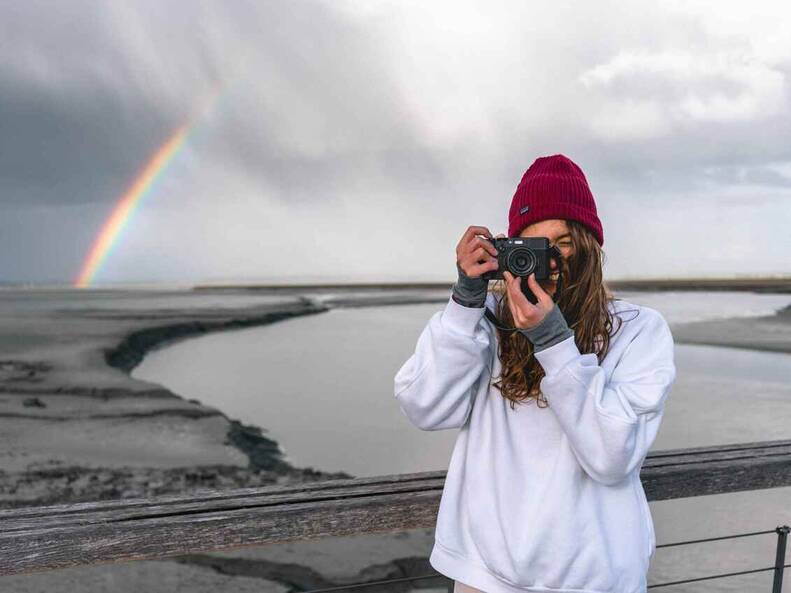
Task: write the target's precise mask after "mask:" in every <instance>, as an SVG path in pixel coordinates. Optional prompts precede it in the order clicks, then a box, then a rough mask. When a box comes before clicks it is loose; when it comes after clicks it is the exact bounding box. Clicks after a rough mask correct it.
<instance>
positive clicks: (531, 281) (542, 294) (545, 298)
mask: <svg viewBox="0 0 791 593" xmlns="http://www.w3.org/2000/svg"><path fill="white" fill-rule="evenodd" d="M527 285H528V286H529V287H530V290H532V291H533V294H534V295H536V298H537V299H538V301H539V302H541V303H545V304H549V302H550V301H551V302H553V303H554V301H552V297H551V296H549V294H548V293H547V292H546V291H545V290H544V289H543V288H541V285H540V284H539V283H538V280H536V273H535V272H531V273H530V275H529V276H528V277H527Z"/></svg>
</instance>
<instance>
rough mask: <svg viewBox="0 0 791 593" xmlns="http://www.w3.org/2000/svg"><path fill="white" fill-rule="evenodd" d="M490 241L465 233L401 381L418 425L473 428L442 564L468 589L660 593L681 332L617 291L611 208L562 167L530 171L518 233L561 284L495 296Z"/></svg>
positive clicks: (453, 488) (513, 218)
mask: <svg viewBox="0 0 791 593" xmlns="http://www.w3.org/2000/svg"><path fill="white" fill-rule="evenodd" d="M479 234H483V235H485V236H487V237H488V238H492V235H491V233H490V232H489V230H488V229H487V228H485V227H480V226H472V227H470V228H469V229H467V231H466V232H465V233H464V235H463V237H462V239H461V240H460V242H459V244H458V245H457V247H456V266H457V270H458V272H459V279H458V281H457V282H456V284H455V285H454V286H453V291H452V295H451V297H450V298H449V300H448V303H447V305H446V306H445V308H444V310H443V311H439V312H437V313H435V314H434V315H433V316H432V317H431V319H430V320H429V322H428V324H427V326H426V328H425V329H424V330H423V332H422V333H421V335H420V337H419V338H418V341H417V347H416V349H415V352H414V354H413V355H412V356H410V358H409V359H408V360H407V361H406V363H404V365H403V366H402V367H401V369H400V370H399V371H398V373H397V374H396V376H395V397H396V398H397V401H398V403H399V406H400V407H401V409H402V410H403V412H404V414H405V415H406V416H407V417H408V418H409V420H410V421H411V422H412V423H413V424H415V425H416V426H417V427H418V428H420V429H422V430H442V429H450V428H459V429H461V430H460V432H459V434H458V437H457V440H456V444H455V447H454V450H453V454H452V456H451V460H450V464H449V467H448V472H447V477H446V479H445V486H444V489H443V493H442V499H441V501H440V506H439V513H438V515H437V525H436V531H435V542H434V547H433V550H432V552H431V556H430V559H429V561H430V563H431V565H432V566H433V567H434V568H435V569H436V570H437V571H438V572H440V573H441V574H444V575H446V576H448V577H449V578H451V579H453V580H454V581H455V583H456V591H469V590H470V589H473V591H474V590H476V589H477V590H480V591H484V592H485V593H523V592H525V591H527V592H539V591H540V592H542V593H605V592H606V593H636V592H642V591H646V587H647V584H646V573H647V571H648V567H649V563H650V561H651V558H652V557H653V554H654V550H655V547H656V540H655V535H654V528H653V521H652V518H651V513H650V509H649V507H648V503H647V500H646V497H645V492H644V490H643V487H642V483H641V482H640V468H641V466H642V464H643V461H644V459H645V455H646V453H647V452H648V449H649V447H650V446H651V444H652V443H653V442H654V439H655V438H656V434H657V431H658V430H659V426H660V423H661V421H662V416H663V412H664V406H665V403H666V400H667V397H668V395H669V394H670V389H671V385H672V383H673V381H674V379H675V375H676V369H675V365H674V362H673V337H672V335H671V333H670V329H669V328H668V325H667V323H666V321H665V319H664V318H663V317H662V315H661V314H660V313H659V312H657V311H656V310H654V309H652V308H650V307H645V306H640V305H635V304H632V303H629V302H627V301H624V300H622V299H616V298H614V297H613V296H612V293H611V292H610V291H609V290H608V289H607V287H606V286H605V283H604V281H603V279H602V260H603V252H602V251H601V247H602V246H603V244H604V236H603V233H602V227H601V222H600V221H599V218H598V215H597V211H596V204H595V202H594V199H593V195H592V194H591V191H590V189H589V187H588V183H587V180H586V179H585V175H584V174H583V172H582V170H581V169H580V168H579V167H578V166H577V165H576V164H575V163H574V162H572V161H571V160H570V159H568V158H567V157H565V156H563V155H553V156H548V157H541V158H538V159H537V160H536V161H535V162H534V163H533V164H532V165H531V166H530V168H529V169H528V170H527V171H526V172H525V174H524V176H523V177H522V180H521V182H520V183H519V186H518V187H517V190H516V193H515V195H514V197H513V201H512V203H511V208H510V211H509V229H508V236H509V237H516V236H522V237H548V238H549V241H550V244H551V245H554V246H555V247H557V249H558V250H559V252H560V256H561V257H560V261H559V262H556V261H555V260H554V259H553V260H552V261H551V267H552V269H553V270H554V271H556V273H557V274H556V276H557V275H559V278H558V279H559V280H561V281H562V282H560V283H558V282H557V281H555V280H553V279H552V278H550V279H548V280H546V281H542V282H538V281H536V280H535V278H534V277H533V275H530V276H528V277H527V278H526V279H524V278H519V277H516V278H515V277H513V276H512V275H511V274H509V273H508V272H507V271H505V272H504V273H503V276H504V278H505V280H502V281H498V282H497V286H496V287H495V288H494V289H493V290H492V291H491V292H488V290H487V287H488V281H487V280H485V279H483V278H481V275H482V274H483V273H485V272H487V271H489V270H494V269H497V259H496V253H497V252H496V250H495V249H494V247H493V245H492V244H491V243H490V242H489V241H487V240H484V239H482V238H481V237H479V236H478V235H479ZM558 287H560V290H558ZM527 288H529V289H530V292H532V294H533V295H535V298H533V299H531V300H529V299H528V298H527V296H526V294H525V291H526V289H527ZM532 301H535V304H533V302H532ZM487 309H488V310H489V311H490V312H489V314H488V315H486V318H485V315H484V314H485V312H486V311H487ZM532 404H535V405H532Z"/></svg>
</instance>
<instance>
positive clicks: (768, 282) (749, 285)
mask: <svg viewBox="0 0 791 593" xmlns="http://www.w3.org/2000/svg"><path fill="white" fill-rule="evenodd" d="M605 281H606V282H607V285H608V286H609V287H610V288H611V289H613V290H707V291H708V290H751V291H755V292H772V293H786V292H788V293H791V276H785V277H777V276H770V277H764V278H761V277H756V278H656V279H635V280H607V279H606V278H605ZM452 284H453V283H452V282H365V283H356V284H355V283H343V284H285V283H282V284H219V283H218V284H197V285H195V286H194V287H193V290H223V289H227V290H266V291H278V290H306V291H310V290H317V289H318V290H342V289H347V290H389V289H394V290H396V289H397V290H403V289H415V290H422V289H440V290H441V289H444V288H449V287H450V286H451V285H452Z"/></svg>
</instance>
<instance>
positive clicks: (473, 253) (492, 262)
mask: <svg viewBox="0 0 791 593" xmlns="http://www.w3.org/2000/svg"><path fill="white" fill-rule="evenodd" d="M478 235H485V236H487V237H489V238H490V239H491V237H492V233H491V231H490V230H489V229H487V228H486V227H485V226H470V227H467V230H466V231H464V235H462V237H461V240H460V241H459V243H458V244H457V245H456V266H457V267H458V269H459V270H460V271H462V272H464V274H465V275H466V276H467V277H469V278H479V277H480V276H482V275H483V274H484V273H486V272H488V271H490V270H496V269H497V267H498V262H497V248H496V247H495V246H494V244H493V243H492V242H491V241H487V240H486V239H483V238H481V237H479V236H478ZM497 236H498V237H505V235H504V234H503V233H500V234H499V235H497Z"/></svg>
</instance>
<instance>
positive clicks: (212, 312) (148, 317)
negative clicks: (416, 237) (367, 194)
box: [0, 289, 444, 508]
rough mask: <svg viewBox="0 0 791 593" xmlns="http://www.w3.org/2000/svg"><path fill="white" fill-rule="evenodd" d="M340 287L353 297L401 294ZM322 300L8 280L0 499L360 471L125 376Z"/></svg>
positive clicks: (316, 309) (117, 493)
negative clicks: (320, 466)
mask: <svg viewBox="0 0 791 593" xmlns="http://www.w3.org/2000/svg"><path fill="white" fill-rule="evenodd" d="M341 292H342V294H339V295H336V298H337V302H338V303H343V302H346V303H347V304H348V305H353V303H352V301H354V300H355V298H356V299H358V300H359V302H360V303H368V304H370V303H371V302H377V300H381V302H382V303H387V302H392V300H393V298H394V296H393V295H392V294H391V293H388V292H384V293H383V292H381V291H374V292H373V293H371V294H369V291H362V293H355V294H354V295H351V294H349V293H348V292H347V291H341ZM396 298H397V299H398V302H405V301H407V300H410V299H413V300H420V301H422V302H425V298H426V294H425V292H424V293H421V294H418V295H416V294H412V295H411V296H410V294H404V293H401V294H400V295H399V296H397V297H396ZM443 298H444V297H443ZM324 301H325V302H322V301H321V300H319V299H311V298H307V297H305V296H300V295H296V294H293V295H290V294H288V293H287V292H284V291H282V290H281V291H278V293H277V294H276V295H265V294H255V295H251V294H250V293H249V292H246V291H228V290H224V291H200V292H197V291H192V290H184V291H118V290H113V291H109V290H106V291H75V290H66V289H64V290H22V289H3V290H0V507H5V508H8V507H16V506H28V505H42V504H53V503H63V502H78V501H91V500H101V499H118V498H128V497H139V496H152V495H157V494H164V493H177V492H188V491H196V490H200V489H201V488H233V487H247V486H258V485H266V484H277V483H289V482H292V481H309V480H323V479H330V478H336V477H352V476H350V475H349V474H347V473H344V472H339V473H325V472H321V471H318V470H315V469H314V468H296V467H292V466H291V465H289V464H287V463H285V462H284V461H283V452H282V450H281V449H280V447H279V445H278V443H276V442H275V441H274V440H272V439H270V438H269V437H267V435H266V432H267V430H266V428H263V427H256V426H250V425H245V424H243V423H241V422H239V421H237V420H234V419H232V418H229V417H227V416H226V415H225V414H224V413H223V412H222V411H221V410H218V409H216V408H213V407H209V406H206V405H203V404H201V403H200V402H198V401H194V400H186V399H184V398H182V397H180V396H178V395H177V394H175V393H172V392H170V391H168V390H167V389H164V388H163V387H161V386H160V385H156V384H152V383H146V382H143V381H140V380H136V379H132V378H131V377H130V376H129V371H130V370H131V369H132V368H133V367H134V366H135V365H136V364H137V363H138V362H139V361H140V360H141V359H142V357H143V356H144V355H145V353H146V352H147V351H149V350H151V349H154V348H157V347H161V346H163V345H165V344H169V343H172V342H174V341H176V340H179V339H183V338H186V337H190V336H195V335H200V334H202V333H206V332H212V331H227V330H233V329H236V328H244V327H252V326H255V325H265V324H268V323H276V322H278V321H282V320H285V319H289V318H291V317H294V316H299V315H315V314H320V313H323V312H325V311H327V310H329V308H330V307H331V306H332V304H333V302H334V301H333V295H331V294H330V295H325V297H324ZM263 379H264V380H265V378H263ZM272 396H273V397H276V396H277V394H272ZM276 423H277V418H273V419H272V424H273V425H274V424H276Z"/></svg>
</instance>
